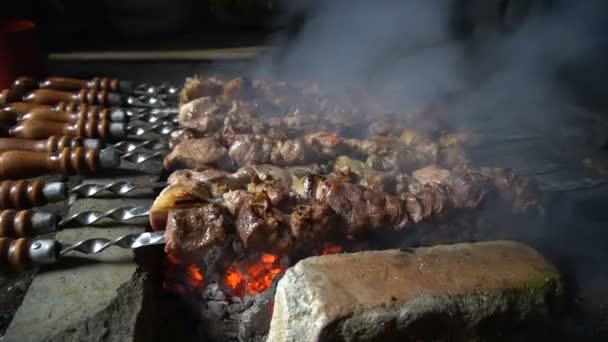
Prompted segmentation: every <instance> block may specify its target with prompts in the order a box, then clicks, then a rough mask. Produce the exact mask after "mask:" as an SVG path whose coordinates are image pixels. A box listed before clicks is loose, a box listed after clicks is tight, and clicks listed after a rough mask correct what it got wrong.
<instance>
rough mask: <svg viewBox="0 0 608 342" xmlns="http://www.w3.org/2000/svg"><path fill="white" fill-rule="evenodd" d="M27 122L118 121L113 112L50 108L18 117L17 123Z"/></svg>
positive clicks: (36, 110) (34, 110)
mask: <svg viewBox="0 0 608 342" xmlns="http://www.w3.org/2000/svg"><path fill="white" fill-rule="evenodd" d="M25 120H40V121H58V122H72V123H73V122H77V121H78V120H87V121H90V120H93V121H116V120H115V117H114V116H113V115H112V112H111V111H107V110H106V111H99V110H90V111H89V110H85V109H82V110H80V111H78V112H67V111H61V110H52V109H50V108H38V109H33V110H31V111H29V112H27V113H23V114H21V115H19V117H17V121H25ZM119 121H122V120H119Z"/></svg>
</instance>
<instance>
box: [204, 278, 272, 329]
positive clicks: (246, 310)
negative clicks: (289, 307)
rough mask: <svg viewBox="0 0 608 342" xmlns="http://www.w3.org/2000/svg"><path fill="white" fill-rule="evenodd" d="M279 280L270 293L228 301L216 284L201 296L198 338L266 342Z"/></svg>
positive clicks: (231, 298)
mask: <svg viewBox="0 0 608 342" xmlns="http://www.w3.org/2000/svg"><path fill="white" fill-rule="evenodd" d="M277 282H278V278H277V279H275V281H274V283H273V286H271V287H270V288H269V289H268V290H266V291H264V292H262V293H259V294H256V295H251V294H246V295H245V296H244V297H243V298H240V297H237V296H233V297H228V296H227V295H226V293H225V292H224V290H222V289H221V286H219V285H218V284H217V283H211V284H209V285H207V287H206V288H205V290H204V291H203V294H202V299H203V304H202V307H201V312H200V325H199V327H198V328H199V334H200V335H201V336H205V337H206V338H207V339H208V340H209V341H265V340H266V336H267V334H268V330H269V328H270V320H271V318H272V308H273V298H274V293H275V291H276V284H277Z"/></svg>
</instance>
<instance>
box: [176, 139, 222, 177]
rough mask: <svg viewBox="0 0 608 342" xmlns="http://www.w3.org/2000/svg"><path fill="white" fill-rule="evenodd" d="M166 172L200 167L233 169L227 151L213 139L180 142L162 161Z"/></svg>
mask: <svg viewBox="0 0 608 342" xmlns="http://www.w3.org/2000/svg"><path fill="white" fill-rule="evenodd" d="M164 166H165V169H167V170H179V169H196V168H197V167H201V166H208V167H215V168H219V169H222V170H231V169H233V168H234V166H233V163H232V161H231V160H230V158H229V157H228V151H227V150H226V148H224V147H223V146H222V145H221V144H220V143H219V141H218V139H217V138H215V137H209V138H202V139H192V140H185V141H182V142H181V143H180V144H178V145H177V146H175V148H174V149H173V150H172V151H171V153H169V154H168V155H167V156H166V157H165V160H164Z"/></svg>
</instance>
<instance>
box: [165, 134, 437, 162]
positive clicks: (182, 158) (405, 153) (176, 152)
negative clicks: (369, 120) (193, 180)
mask: <svg viewBox="0 0 608 342" xmlns="http://www.w3.org/2000/svg"><path fill="white" fill-rule="evenodd" d="M222 140H225V141H222ZM339 155H351V156H356V157H367V158H368V159H370V160H369V163H372V164H373V165H375V168H379V169H380V170H385V171H405V170H413V169H416V168H418V167H422V166H425V165H429V164H435V163H437V162H438V158H439V157H440V156H443V154H442V153H441V152H440V146H439V145H438V144H434V143H428V144H426V143H425V144H414V145H409V146H408V145H407V144H405V143H403V141H402V140H400V139H399V138H389V137H375V138H369V139H350V138H343V137H341V136H339V135H337V134H335V133H329V132H316V133H311V134H307V135H305V136H304V137H302V138H294V139H273V138H271V137H269V136H266V135H256V134H238V135H236V136H234V137H228V138H227V139H221V137H219V136H214V137H207V138H202V139H190V140H185V141H182V142H181V143H180V144H178V145H177V146H175V148H174V149H173V151H172V152H171V153H170V154H169V155H167V157H166V158H165V163H164V164H165V168H166V169H168V170H177V169H182V168H189V169H195V168H197V167H200V166H203V165H206V166H212V167H218V168H221V169H226V170H234V169H235V168H236V167H242V166H247V165H256V164H275V165H279V166H291V165H306V164H311V163H320V162H326V161H329V160H333V159H335V158H336V157H337V156H339Z"/></svg>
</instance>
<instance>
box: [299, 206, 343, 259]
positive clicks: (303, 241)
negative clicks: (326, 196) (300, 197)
mask: <svg viewBox="0 0 608 342" xmlns="http://www.w3.org/2000/svg"><path fill="white" fill-rule="evenodd" d="M340 223H341V221H340V218H339V217H338V216H337V215H336V213H335V212H334V210H333V209H332V208H331V207H330V206H329V205H328V204H327V203H323V202H313V203H312V204H310V205H298V206H296V208H295V210H294V211H293V213H292V214H291V215H290V227H291V234H292V235H293V237H294V239H295V240H296V243H297V245H298V247H299V248H307V247H308V248H312V247H316V246H315V245H318V243H319V241H327V240H328V239H329V238H330V236H332V235H334V234H336V233H338V232H339V226H340Z"/></svg>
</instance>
